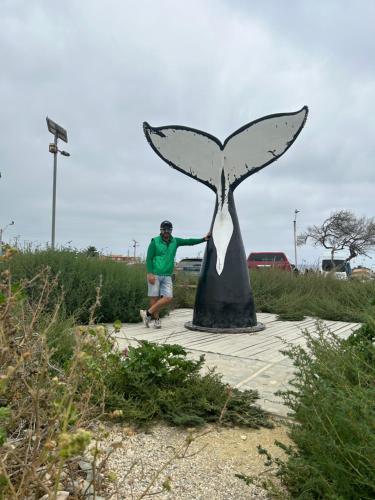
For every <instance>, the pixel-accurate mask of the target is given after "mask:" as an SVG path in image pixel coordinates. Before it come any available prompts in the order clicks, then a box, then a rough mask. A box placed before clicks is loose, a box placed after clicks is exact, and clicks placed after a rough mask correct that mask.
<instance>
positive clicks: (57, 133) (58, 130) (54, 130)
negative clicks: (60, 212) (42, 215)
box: [46, 116, 70, 250]
mask: <svg viewBox="0 0 375 500" xmlns="http://www.w3.org/2000/svg"><path fill="white" fill-rule="evenodd" d="M46 120H47V127H48V130H49V132H51V134H53V135H54V141H53V143H52V144H50V145H49V152H50V153H52V154H53V190H52V235H51V248H52V250H54V249H55V221H56V178H57V153H60V154H62V155H63V156H70V154H69V153H68V152H67V151H60V150H59V149H58V147H57V140H58V139H61V140H62V141H64V142H68V135H67V133H66V130H65V129H64V128H62V127H61V126H60V125H58V124H57V123H55V122H54V121H53V120H51V119H50V118H48V116H47V118H46Z"/></svg>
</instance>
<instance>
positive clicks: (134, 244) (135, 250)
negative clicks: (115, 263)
mask: <svg viewBox="0 0 375 500" xmlns="http://www.w3.org/2000/svg"><path fill="white" fill-rule="evenodd" d="M138 246H139V243H138V241H135V240H133V248H134V259H135V258H136V255H137V247H138Z"/></svg>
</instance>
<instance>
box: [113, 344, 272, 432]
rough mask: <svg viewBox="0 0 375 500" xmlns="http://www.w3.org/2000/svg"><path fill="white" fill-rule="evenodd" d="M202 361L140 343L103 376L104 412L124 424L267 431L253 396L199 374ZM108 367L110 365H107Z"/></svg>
mask: <svg viewBox="0 0 375 500" xmlns="http://www.w3.org/2000/svg"><path fill="white" fill-rule="evenodd" d="M203 364H204V356H201V357H200V359H199V360H196V361H195V360H191V359H187V353H186V351H185V350H184V349H183V348H182V347H181V346H178V345H156V344H153V343H150V342H147V341H142V342H141V344H140V346H139V347H129V350H128V352H127V353H126V356H124V357H123V358H122V359H121V360H120V361H119V360H117V368H116V370H111V371H110V373H106V374H103V377H104V378H105V380H106V384H107V403H106V404H107V410H108V411H114V412H117V413H115V414H119V413H118V412H119V411H120V414H121V417H122V418H123V419H125V420H130V421H133V422H134V421H135V422H138V423H147V422H149V421H151V420H153V419H159V420H164V421H166V422H169V423H172V424H175V425H202V424H204V423H205V422H218V421H220V422H221V423H235V424H238V425H246V426H250V427H259V426H267V427H269V426H271V425H272V424H271V423H270V421H269V420H268V417H267V414H266V412H264V411H263V410H261V408H259V407H258V406H256V405H254V403H255V401H256V400H257V399H258V394H257V392H256V391H250V390H248V391H244V392H240V391H239V390H237V389H230V388H228V387H227V386H226V385H225V384H224V383H223V382H222V381H221V377H220V376H219V375H218V374H216V373H214V372H209V373H208V374H206V375H202V374H201V373H200V372H201V368H202V366H203ZM112 366H114V365H112Z"/></svg>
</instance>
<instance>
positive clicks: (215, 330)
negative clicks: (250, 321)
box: [185, 321, 266, 333]
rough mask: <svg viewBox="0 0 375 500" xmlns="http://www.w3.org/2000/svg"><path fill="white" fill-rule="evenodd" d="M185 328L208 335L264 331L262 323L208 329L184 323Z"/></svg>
mask: <svg viewBox="0 0 375 500" xmlns="http://www.w3.org/2000/svg"><path fill="white" fill-rule="evenodd" d="M185 328H187V329H188V330H195V331H197V332H208V333H255V332H260V331H262V330H265V328H266V327H265V325H264V324H263V323H257V324H256V325H254V326H248V327H244V328H208V327H205V326H197V325H194V324H193V322H192V321H188V322H187V323H185Z"/></svg>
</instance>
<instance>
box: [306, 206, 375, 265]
mask: <svg viewBox="0 0 375 500" xmlns="http://www.w3.org/2000/svg"><path fill="white" fill-rule="evenodd" d="M309 239H310V240H311V241H312V243H313V245H314V246H322V247H324V248H326V249H327V250H330V251H331V260H332V261H333V259H334V255H335V253H336V252H337V251H339V250H347V251H348V257H347V259H346V261H347V262H348V261H350V260H351V259H353V258H354V257H357V255H365V256H367V257H368V253H367V252H369V251H371V250H372V249H373V248H374V247H375V219H374V217H371V218H366V217H359V218H357V217H356V216H355V215H354V214H353V212H350V211H349V210H339V211H337V212H334V213H332V214H331V215H330V216H329V217H328V219H326V220H325V221H324V222H323V224H322V225H321V226H311V227H308V228H307V231H306V232H305V233H303V234H300V235H299V236H298V240H297V242H298V245H304V244H306V243H307V241H308V240H309Z"/></svg>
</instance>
